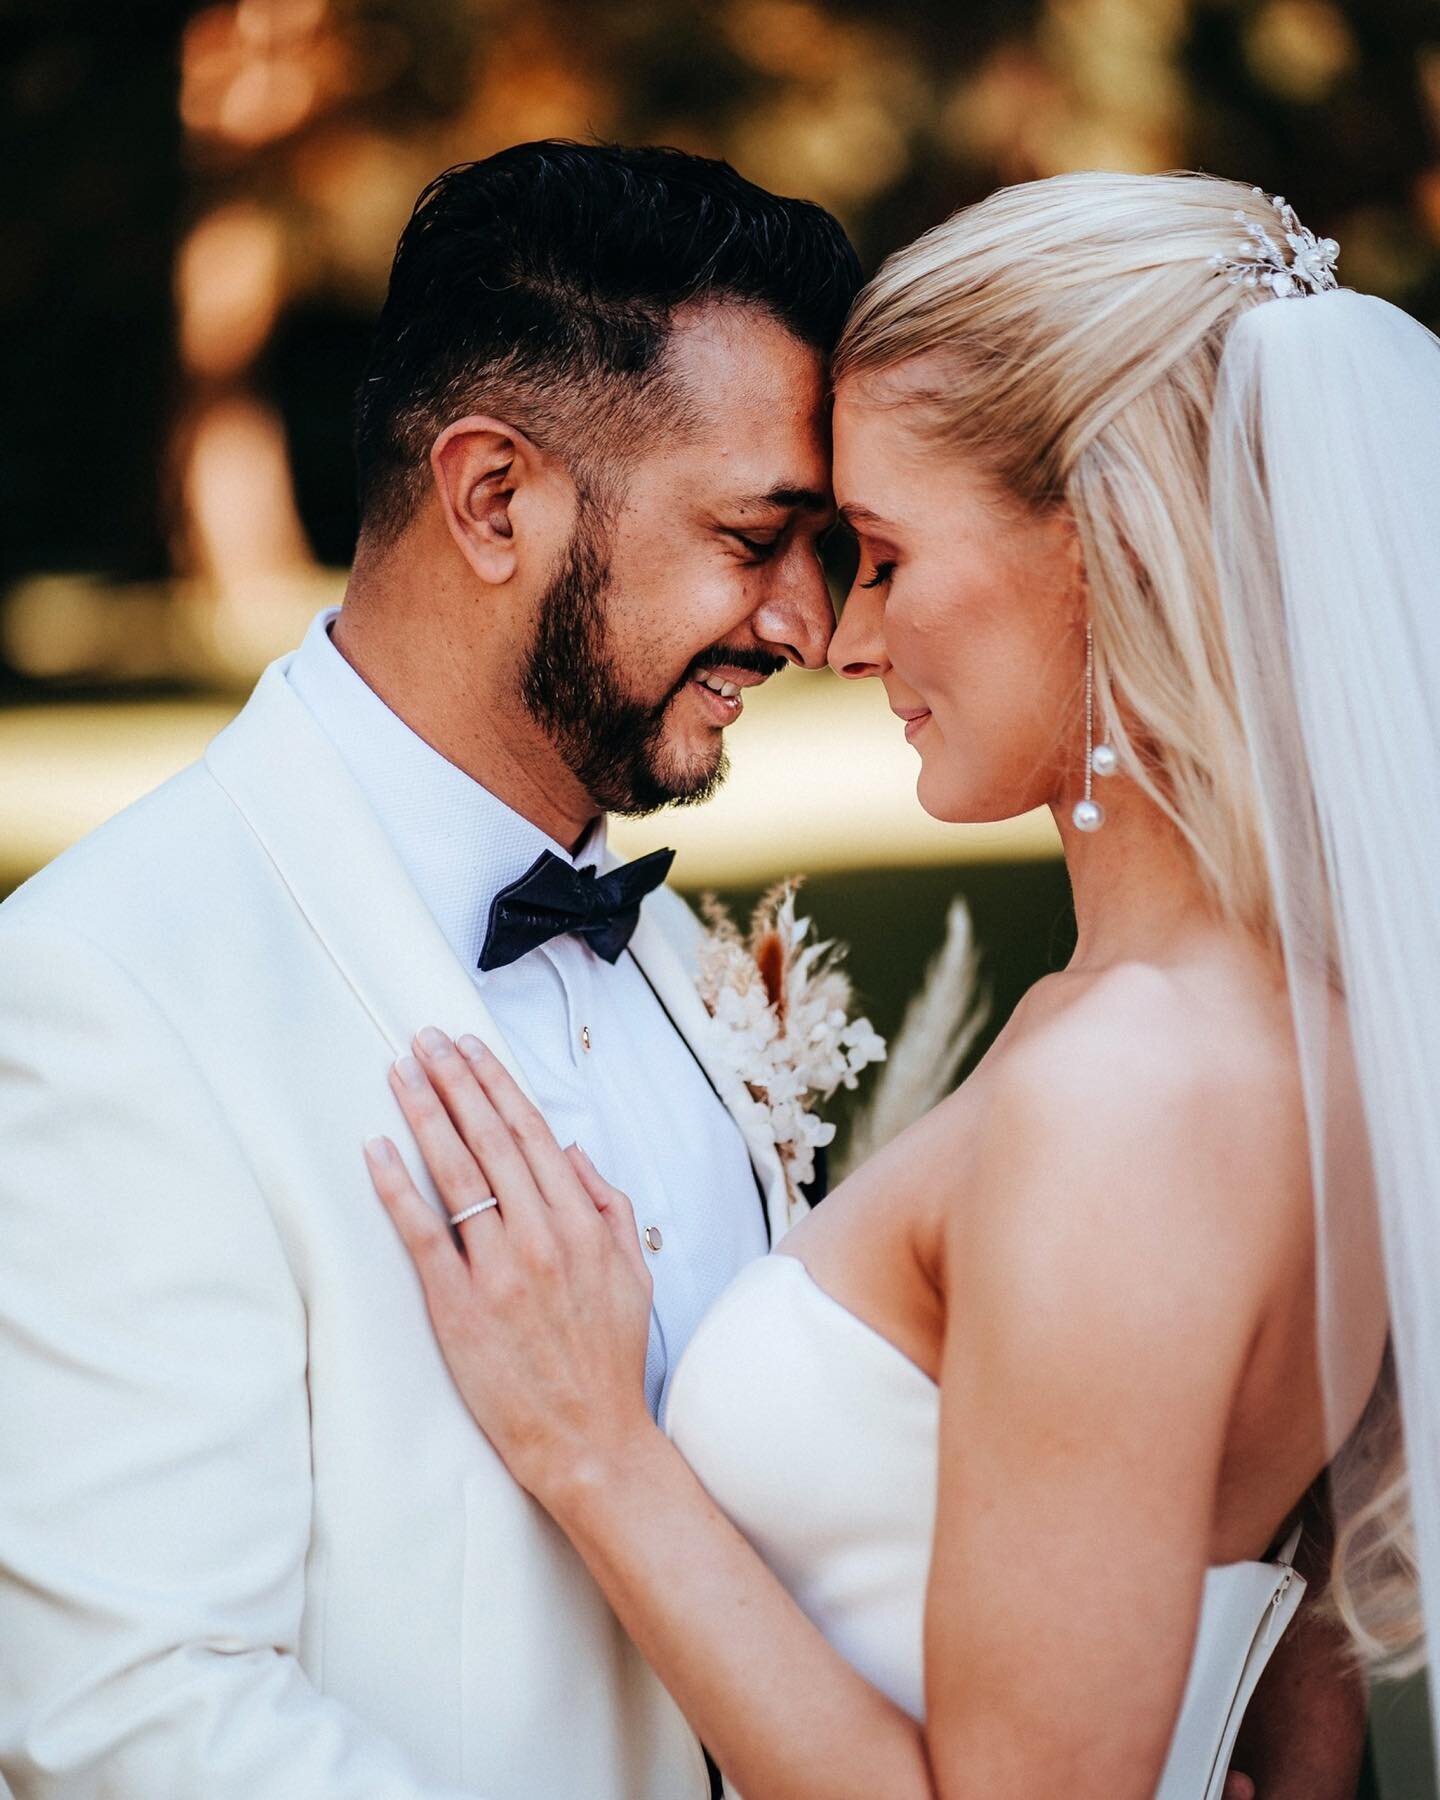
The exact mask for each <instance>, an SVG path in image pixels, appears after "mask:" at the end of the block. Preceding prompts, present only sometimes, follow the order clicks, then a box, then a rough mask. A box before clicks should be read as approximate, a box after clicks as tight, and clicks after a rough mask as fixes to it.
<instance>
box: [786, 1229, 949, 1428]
mask: <svg viewBox="0 0 1440 1800" xmlns="http://www.w3.org/2000/svg"><path fill="white" fill-rule="evenodd" d="M762 1260H763V1261H764V1262H767V1263H790V1264H791V1265H793V1267H795V1268H797V1269H798V1270H799V1271H800V1275H801V1286H802V1287H803V1288H805V1289H806V1290H808V1292H809V1293H810V1294H811V1295H812V1296H813V1297H814V1298H815V1299H816V1300H818V1301H819V1302H820V1303H821V1304H822V1305H823V1306H824V1307H825V1308H826V1310H827V1311H829V1312H831V1313H838V1314H839V1315H840V1317H841V1318H842V1319H846V1320H848V1321H849V1323H850V1325H851V1326H852V1328H853V1329H854V1331H855V1332H857V1333H863V1335H864V1336H865V1337H867V1338H869V1339H870V1341H871V1343H873V1344H876V1345H878V1347H879V1348H880V1349H881V1350H882V1351H883V1352H884V1353H885V1354H886V1355H887V1356H889V1357H890V1358H891V1359H892V1360H893V1361H895V1362H899V1363H901V1364H903V1365H904V1367H905V1368H907V1369H908V1370H909V1371H910V1373H911V1374H912V1375H913V1376H914V1377H915V1378H916V1380H917V1381H923V1382H924V1384H925V1386H926V1388H927V1389H928V1390H929V1391H930V1393H931V1394H932V1395H933V1396H934V1397H935V1398H936V1400H937V1401H938V1399H939V1396H940V1384H939V1382H937V1381H936V1380H935V1379H934V1377H933V1376H931V1375H929V1374H927V1372H926V1371H925V1370H924V1369H922V1368H921V1367H920V1365H919V1363H917V1362H916V1361H915V1359H914V1357H912V1356H907V1355H906V1353H905V1352H904V1351H903V1350H902V1349H901V1348H900V1346H899V1345H898V1344H897V1343H894V1342H893V1341H892V1340H891V1339H890V1338H888V1337H886V1335H885V1333H884V1332H883V1331H877V1330H876V1329H875V1327H874V1326H873V1325H871V1324H870V1323H869V1321H868V1320H866V1319H862V1318H861V1317H860V1315H859V1313H857V1312H852V1311H851V1310H850V1308H849V1307H848V1306H844V1305H842V1304H841V1302H840V1301H838V1300H837V1299H836V1298H835V1296H834V1295H833V1294H832V1293H830V1292H829V1291H828V1290H827V1289H825V1288H823V1287H821V1285H820V1283H819V1282H818V1281H817V1280H816V1279H815V1277H814V1276H813V1275H812V1274H811V1273H810V1270H809V1269H808V1268H807V1266H806V1265H805V1264H804V1263H803V1262H802V1261H801V1260H800V1258H799V1257H798V1256H795V1255H793V1254H792V1253H791V1252H790V1251H788V1250H772V1251H771V1253H770V1255H769V1256H767V1257H764V1258H763V1259H762Z"/></svg>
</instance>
